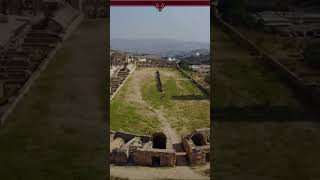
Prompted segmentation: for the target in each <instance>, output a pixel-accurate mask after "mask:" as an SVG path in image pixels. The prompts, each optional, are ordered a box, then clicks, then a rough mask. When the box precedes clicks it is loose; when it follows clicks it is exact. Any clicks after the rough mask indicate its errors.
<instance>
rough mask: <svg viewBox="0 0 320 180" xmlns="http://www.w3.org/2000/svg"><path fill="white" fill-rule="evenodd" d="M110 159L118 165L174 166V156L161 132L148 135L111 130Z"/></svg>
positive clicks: (168, 141)
mask: <svg viewBox="0 0 320 180" xmlns="http://www.w3.org/2000/svg"><path fill="white" fill-rule="evenodd" d="M110 161H111V163H115V164H118V165H126V164H132V165H141V166H175V164H176V157H175V150H174V149H173V146H172V143H171V141H170V139H168V138H167V136H166V135H165V134H163V133H154V134H153V135H152V136H148V135H136V134H130V133H125V132H114V131H111V132H110Z"/></svg>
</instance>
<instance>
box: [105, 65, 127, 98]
mask: <svg viewBox="0 0 320 180" xmlns="http://www.w3.org/2000/svg"><path fill="white" fill-rule="evenodd" d="M129 73H130V70H129V69H128V68H126V67H124V68H123V69H120V70H118V71H117V72H115V74H114V76H113V77H112V78H111V80H110V96H112V95H113V94H114V93H115V92H116V91H117V89H118V88H119V87H120V85H121V84H122V83H123V81H124V80H125V79H126V78H127V76H128V75H129Z"/></svg>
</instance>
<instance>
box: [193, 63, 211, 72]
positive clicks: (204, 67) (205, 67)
mask: <svg viewBox="0 0 320 180" xmlns="http://www.w3.org/2000/svg"><path fill="white" fill-rule="evenodd" d="M189 67H190V68H191V69H192V70H193V71H196V72H199V73H210V65H204V64H201V65H191V66H189Z"/></svg>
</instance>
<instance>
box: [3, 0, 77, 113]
mask: <svg viewBox="0 0 320 180" xmlns="http://www.w3.org/2000/svg"><path fill="white" fill-rule="evenodd" d="M53 3H54V2H53ZM43 5H46V3H45V2H43ZM57 7H58V9H56V10H55V11H54V12H52V16H51V17H50V19H49V22H45V21H46V20H48V19H46V18H45V17H39V18H30V17H29V16H27V15H25V16H19V18H18V17H17V16H15V15H14V14H11V13H10V11H9V15H8V16H7V17H8V22H6V23H2V24H0V26H1V29H0V31H1V33H2V36H1V38H0V116H1V115H2V113H4V112H5V110H6V108H7V105H8V104H10V102H11V100H12V99H14V98H16V97H17V96H18V95H19V93H20V92H21V89H22V87H23V86H24V85H25V84H26V82H27V81H28V80H29V79H30V77H31V75H32V74H33V73H34V72H36V71H37V70H39V68H40V67H41V65H42V64H43V63H44V62H45V61H44V60H45V59H46V58H47V57H48V56H49V54H50V53H52V52H53V50H54V49H55V48H56V47H57V45H58V43H59V42H61V41H62V37H63V33H64V32H65V30H66V29H67V28H68V26H69V25H70V24H71V22H72V21H73V20H74V18H76V17H77V16H78V15H79V12H78V11H76V10H74V9H73V8H71V7H70V5H68V4H63V5H61V6H57ZM37 11H43V9H37ZM66 13H67V14H66ZM66 15H67V16H66ZM65 16H66V17H67V18H64V19H63V18H62V17H65ZM50 22H55V23H50ZM56 29H59V30H60V31H55V30H56Z"/></svg>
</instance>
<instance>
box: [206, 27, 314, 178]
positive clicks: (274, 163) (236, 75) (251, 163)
mask: <svg viewBox="0 0 320 180" xmlns="http://www.w3.org/2000/svg"><path fill="white" fill-rule="evenodd" d="M212 30H213V34H214V37H215V38H214V41H213V42H212V43H213V47H214V48H213V49H212V52H213V54H214V64H215V66H214V69H215V70H214V72H215V74H214V76H215V77H214V83H213V84H214V85H213V91H214V97H213V102H212V103H213V104H214V107H215V109H213V111H215V110H216V109H219V108H220V109H228V108H230V107H231V108H234V107H238V111H235V112H233V114H234V115H233V116H234V119H233V120H235V121H230V119H229V118H228V117H230V114H231V113H232V111H226V112H225V114H224V115H225V117H223V116H215V114H213V124H212V125H213V127H212V128H213V132H214V142H215V144H214V145H215V148H214V149H213V154H214V155H213V156H214V167H213V168H212V170H213V172H212V175H213V176H214V177H215V179H219V180H220V179H221V180H224V179H226V180H228V179H239V180H242V179H243V180H256V179H263V180H264V179H266V180H282V179H291V180H295V179H297V180H301V179H319V178H320V173H319V171H318V168H319V167H320V163H319V162H320V156H319V155H318V152H319V151H320V143H319V138H320V135H319V124H318V123H317V120H318V118H317V117H316V116H313V117H312V116H309V115H310V114H312V113H313V112H309V111H305V109H308V108H307V107H305V105H304V104H302V103H301V102H300V101H299V100H298V99H297V98H296V97H295V95H294V94H293V93H292V90H291V89H290V88H288V87H286V86H285V85H284V83H283V82H282V81H280V80H279V79H278V78H277V75H276V74H275V73H273V72H272V71H270V70H269V69H267V68H266V67H264V65H262V64H260V63H259V60H258V59H255V57H253V56H251V55H250V52H249V51H247V50H246V49H243V48H241V47H239V45H238V44H236V43H234V42H233V40H232V39H230V38H229V37H228V35H227V34H226V33H224V32H221V31H220V29H219V27H213V28H212ZM251 107H256V108H257V107H261V108H257V109H259V110H261V109H262V111H261V113H260V115H259V116H257V117H255V118H252V117H250V115H251V114H252V113H257V111H258V110H257V109H254V108H251ZM280 107H282V108H283V109H282V110H281V108H280ZM250 108H251V109H250ZM266 109H267V110H268V111H265V110H266ZM275 111H276V113H275ZM299 111H301V112H303V113H301V114H300V116H296V113H297V112H299ZM220 115H221V114H220Z"/></svg>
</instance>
